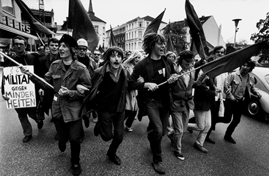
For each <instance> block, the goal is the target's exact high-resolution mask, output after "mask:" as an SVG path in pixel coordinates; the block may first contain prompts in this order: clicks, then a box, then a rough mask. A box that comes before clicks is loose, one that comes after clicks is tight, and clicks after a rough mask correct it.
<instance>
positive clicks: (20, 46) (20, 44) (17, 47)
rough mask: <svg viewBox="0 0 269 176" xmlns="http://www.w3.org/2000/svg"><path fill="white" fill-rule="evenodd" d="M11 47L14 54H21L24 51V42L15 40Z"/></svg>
mask: <svg viewBox="0 0 269 176" xmlns="http://www.w3.org/2000/svg"><path fill="white" fill-rule="evenodd" d="M13 45H14V50H15V52H16V53H18V54H22V53H23V52H24V51H25V48H26V46H25V42H24V40H20V39H15V40H14V44H13Z"/></svg>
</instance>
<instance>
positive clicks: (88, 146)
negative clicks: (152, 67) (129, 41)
mask: <svg viewBox="0 0 269 176" xmlns="http://www.w3.org/2000/svg"><path fill="white" fill-rule="evenodd" d="M0 111H1V115H0V116H1V117H0V141H1V143H0V152H1V153H0V162H1V165H0V175H3V176H17V175H20V176H30V175H31V176H32V175H39V176H40V175H50V176H52V175H57V176H58V175H63V176H66V175H71V173H70V172H69V170H68V169H69V167H70V162H69V159H70V146H69V145H68V147H67V150H66V151H65V152H64V153H61V152H60V151H59V149H58V147H57V141H56V140H54V135H55V127H54V124H53V123H51V122H50V117H46V119H45V122H44V127H43V129H41V130H38V129H37V125H36V123H35V122H34V121H33V120H31V123H32V126H33V139H32V140H31V141H30V142H28V143H22V138H23V134H22V128H21V126H20V123H19V120H18V118H17V114H16V112H15V111H14V110H7V109H6V105H5V101H4V100H3V98H2V97H1V98H0ZM147 124H148V119H147V117H144V118H143V121H142V122H139V121H137V120H136V121H135V122H134V124H133V128H134V131H133V132H126V134H125V136H124V140H123V143H122V145H121V146H120V147H119V150H118V153H117V154H118V156H119V157H120V158H121V159H122V165H120V166H117V165H115V164H112V163H111V162H109V161H108V160H107V158H106V151H107V149H108V146H109V144H110V142H107V143H106V142H104V141H102V140H101V138H100V137H95V136H94V134H93V127H94V123H91V124H90V127H89V128H87V129H86V130H85V140H84V142H83V143H82V149H81V166H82V169H83V172H82V175H104V176H105V175H107V176H111V175H123V176H125V175H135V176H139V175H147V176H148V175H158V174H156V173H155V172H154V170H153V168H152V166H151V161H152V155H151V152H150V150H149V143H148V140H147V135H146V127H147ZM226 127H227V125H226V124H218V125H217V126H216V131H214V132H213V133H212V138H213V139H214V140H215V141H216V144H209V143H205V148H207V149H208V150H209V153H208V154H204V153H201V152H199V151H197V150H195V149H194V148H193V147H192V145H193V142H194V140H195V137H196V135H197V132H194V133H193V134H190V133H189V132H186V133H185V136H184V138H183V153H184V155H185V158H186V159H185V161H180V160H178V159H176V158H175V157H174V155H173V152H172V148H171V145H170V141H169V139H168V138H167V137H166V136H165V137H164V138H163V143H162V147H163V166H164V167H165V168H166V169H167V173H166V175H184V176H192V175H193V176H198V175H203V176H204V175H208V176H210V175H212V176H216V175H221V176H224V175H225V176H227V175H231V176H232V175H235V176H253V175H256V176H258V175H260V176H265V175H269V165H268V157H269V150H268V141H269V133H268V131H269V125H268V124H265V123H262V122H259V121H256V120H254V119H251V118H248V117H245V116H244V117H242V120H241V123H240V124H239V126H238V128H237V129H236V131H235V133H234V139H235V140H236V141H237V144H236V145H234V144H230V143H227V142H225V141H224V140H223V134H224V131H225V129H226Z"/></svg>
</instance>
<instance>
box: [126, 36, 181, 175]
mask: <svg viewBox="0 0 269 176" xmlns="http://www.w3.org/2000/svg"><path fill="white" fill-rule="evenodd" d="M143 48H144V51H145V52H146V54H148V56H147V57H146V58H144V59H143V60H141V61H140V62H139V63H138V64H137V65H136V66H135V68H134V71H133V73H132V75H131V77H130V82H129V86H130V89H131V90H132V89H133V90H135V89H138V96H139V97H140V98H138V101H140V103H138V105H139V111H145V113H147V115H148V117H149V121H150V122H149V128H148V139H149V142H150V149H151V151H152V154H153V163H152V166H153V168H154V170H155V171H156V172H157V173H159V174H165V170H164V168H163V167H162V166H161V162H162V149H161V141H162V137H163V136H164V135H165V134H166V128H167V124H168V117H169V108H170V96H169V88H170V87H169V84H164V85H161V86H158V84H160V83H163V82H165V81H167V80H169V81H168V82H169V83H171V82H172V81H175V80H173V77H171V79H169V78H170V76H171V75H172V74H173V73H176V72H175V69H174V65H173V63H172V61H171V60H169V59H167V58H166V56H165V53H164V52H165V38H164V37H163V36H162V35H159V34H156V33H149V34H147V35H146V36H145V37H144V40H143ZM140 77H142V78H143V79H144V82H139V81H137V80H138V79H139V78H140Z"/></svg>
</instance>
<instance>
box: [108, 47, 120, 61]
mask: <svg viewBox="0 0 269 176" xmlns="http://www.w3.org/2000/svg"><path fill="white" fill-rule="evenodd" d="M114 51H117V52H118V53H119V55H120V56H121V58H122V59H123V50H122V49H121V48H120V47H118V46H112V47H110V48H108V49H107V50H106V51H105V53H104V60H105V61H108V60H109V58H110V56H111V55H112V53H113V52H114Z"/></svg>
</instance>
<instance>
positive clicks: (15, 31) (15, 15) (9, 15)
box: [0, 0, 38, 51]
mask: <svg viewBox="0 0 269 176" xmlns="http://www.w3.org/2000/svg"><path fill="white" fill-rule="evenodd" d="M32 33H33V31H32V30H31V27H30V25H29V24H24V23H23V21H22V15H21V10H20V8H19V6H18V5H17V4H16V1H15V0H5V1H0V44H1V46H7V45H9V46H10V44H11V39H12V38H13V37H15V36H17V35H20V36H23V37H25V38H26V39H27V40H28V44H29V49H30V50H31V51H32V46H33V45H34V44H35V40H38V38H37V37H36V36H35V35H32Z"/></svg>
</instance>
